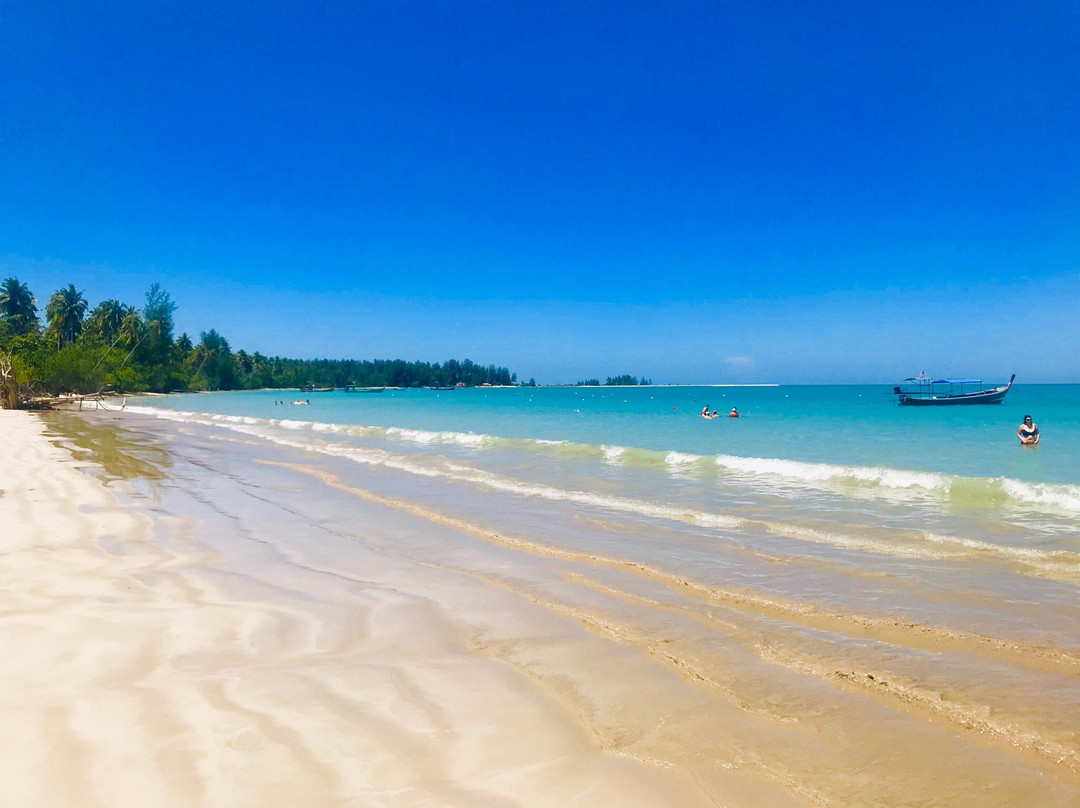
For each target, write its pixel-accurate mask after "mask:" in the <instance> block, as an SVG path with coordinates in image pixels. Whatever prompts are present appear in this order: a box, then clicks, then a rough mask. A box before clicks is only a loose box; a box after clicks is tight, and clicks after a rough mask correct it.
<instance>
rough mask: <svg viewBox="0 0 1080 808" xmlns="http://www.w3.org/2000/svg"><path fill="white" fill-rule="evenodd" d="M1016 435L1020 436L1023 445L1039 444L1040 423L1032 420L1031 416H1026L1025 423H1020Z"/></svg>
mask: <svg viewBox="0 0 1080 808" xmlns="http://www.w3.org/2000/svg"><path fill="white" fill-rule="evenodd" d="M1016 437H1018V438H1020V445H1021V446H1038V444H1039V425H1038V424H1033V423H1032V422H1031V416H1030V415H1025V416H1024V423H1022V424H1020V428H1019V429H1018V430H1016Z"/></svg>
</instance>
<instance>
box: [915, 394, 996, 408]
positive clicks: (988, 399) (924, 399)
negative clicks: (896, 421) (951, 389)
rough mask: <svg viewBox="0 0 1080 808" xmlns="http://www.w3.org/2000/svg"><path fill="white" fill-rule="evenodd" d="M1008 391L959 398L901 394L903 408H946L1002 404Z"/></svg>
mask: <svg viewBox="0 0 1080 808" xmlns="http://www.w3.org/2000/svg"><path fill="white" fill-rule="evenodd" d="M1007 392H1009V391H1008V390H994V391H991V392H989V393H968V394H966V395H959V396H920V395H919V394H918V393H901V394H900V406H901V407H946V406H951V405H954V404H1000V403H1001V402H1002V401H1004V400H1005V394H1006V393H1007Z"/></svg>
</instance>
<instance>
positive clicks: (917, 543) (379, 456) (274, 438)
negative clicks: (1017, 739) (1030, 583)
mask: <svg viewBox="0 0 1080 808" xmlns="http://www.w3.org/2000/svg"><path fill="white" fill-rule="evenodd" d="M129 409H131V408H129ZM148 412H149V413H150V414H153V415H157V414H158V413H169V414H167V415H163V416H162V417H165V418H168V419H171V420H180V421H186V422H191V423H199V424H203V425H207V426H221V427H226V428H229V429H232V430H234V431H238V432H242V433H245V434H249V435H253V436H255V437H259V438H262V439H264V440H267V441H270V442H273V443H277V444H279V445H282V446H288V447H290V448H294V449H302V450H306V451H315V452H322V453H324V454H328V455H333V456H336V457H342V458H345V459H347V460H351V461H353V462H356V463H361V464H364V465H379V466H385V467H387V468H393V469H395V470H398V471H403V472H406V473H409V474H414V475H417V476H423V477H428V478H434V477H441V478H444V479H448V480H451V481H457V482H464V483H468V484H472V485H479V486H483V487H485V488H488V489H489V490H494V491H501V492H504V493H508V494H514V495H517V496H524V497H539V498H542V499H548V500H551V501H557V502H569V503H573V504H577V505H585V506H589V507H596V508H604V509H607V510H614V511H618V512H621V513H628V514H634V515H637V516H644V517H649V518H655V519H666V520H670V521H678V522H683V523H687V524H692V525H698V526H700V527H706V528H718V529H722V530H729V531H739V530H753V529H757V530H761V531H763V532H765V533H768V534H770V535H773V536H777V537H779V538H785V539H793V540H796V541H806V542H813V543H815V544H820V545H825V546H830V547H838V548H842V549H846V550H857V551H860V552H869V553H876V554H879V555H885V556H890V557H895V558H906V559H915V560H955V561H975V560H978V559H989V560H992V561H996V562H998V563H1004V564H1006V565H1008V566H1010V568H1012V569H1014V570H1015V571H1017V572H1019V573H1021V574H1026V575H1034V576H1037V577H1045V578H1052V579H1055V580H1061V581H1066V582H1080V554H1077V553H1074V552H1070V551H1067V550H1038V549H1034V548H1025V547H1014V546H1006V545H998V544H991V543H989V542H983V541H978V540H975V539H968V538H963V537H955V536H943V535H940V534H934V533H929V532H910V533H904V534H900V535H899V536H897V540H894V541H889V540H887V539H885V538H875V537H873V536H868V535H864V534H843V533H837V532H833V531H825V530H819V529H816V528H809V527H804V526H800V525H795V524H791V523H786V522H772V521H768V520H756V519H743V518H739V517H733V516H728V515H726V514H718V513H714V512H710V511H702V510H697V509H693V508H686V507H677V506H671V505H661V504H656V503H653V502H647V501H644V500H639V499H633V498H630V497H618V496H611V495H602V494H593V493H590V492H587V491H579V490H572V489H571V490H568V489H563V488H557V487H555V486H551V485H545V484H542V483H526V482H521V481H519V480H514V479H512V478H508V477H504V476H501V475H497V474H494V473H492V472H489V471H484V470H481V469H477V468H475V467H473V466H466V465H462V464H460V463H454V462H452V461H446V460H444V461H442V467H441V468H436V467H435V466H433V465H431V463H432V462H435V461H434V459H432V458H429V459H428V462H426V463H423V462H417V461H416V460H414V459H412V458H409V457H407V456H404V455H398V454H394V453H393V452H388V451H385V450H382V449H373V448H359V447H355V446H347V445H341V444H336V443H323V444H316V443H314V442H312V441H310V440H307V441H304V440H294V439H291V438H289V437H287V436H286V435H281V434H279V433H275V432H274V431H272V430H268V429H266V428H260V426H262V425H266V426H271V427H272V426H273V425H278V426H280V425H281V424H280V422H276V421H272V420H263V421H262V422H261V424H255V425H253V424H250V423H249V421H250V420H251V419H246V418H243V417H240V416H216V417H210V418H206V417H205V416H203V415H201V414H200V413H190V412H182V411H179V410H157V409H152V408H150V409H148ZM297 423H305V422H297ZM307 425H308V426H310V422H307ZM287 428H288V429H289V430H290V431H293V430H295V429H296V427H293V426H290V427H287ZM347 429H349V428H347ZM364 429H369V428H367V427H364ZM376 429H378V428H376ZM619 448H622V447H619ZM683 457H686V458H693V457H695V456H693V455H684V456H683ZM689 462H692V461H689Z"/></svg>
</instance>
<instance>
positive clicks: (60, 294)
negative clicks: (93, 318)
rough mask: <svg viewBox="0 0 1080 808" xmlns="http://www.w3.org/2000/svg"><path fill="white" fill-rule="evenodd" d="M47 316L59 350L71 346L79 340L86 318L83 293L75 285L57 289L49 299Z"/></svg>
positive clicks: (70, 284) (46, 310) (71, 284)
mask: <svg viewBox="0 0 1080 808" xmlns="http://www.w3.org/2000/svg"><path fill="white" fill-rule="evenodd" d="M45 316H46V317H48V319H49V330H50V331H51V332H52V335H53V336H54V337H55V338H56V347H57V349H60V348H63V347H64V346H66V345H70V344H71V343H73V342H74V341H75V340H76V339H78V336H79V333H80V332H81V331H82V327H83V320H84V319H85V318H86V298H85V297H83V292H81V291H79V290H78V289H76V288H75V284H73V283H69V284H68V285H67V287H66V288H64V289H57V290H56V291H55V292H54V293H53V296H52V297H50V298H49V304H48V305H47V306H46V307H45Z"/></svg>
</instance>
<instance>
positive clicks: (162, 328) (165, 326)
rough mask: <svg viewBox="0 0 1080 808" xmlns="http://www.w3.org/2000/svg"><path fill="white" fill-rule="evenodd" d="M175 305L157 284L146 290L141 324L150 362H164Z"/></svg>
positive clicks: (170, 341)
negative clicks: (144, 333)
mask: <svg viewBox="0 0 1080 808" xmlns="http://www.w3.org/2000/svg"><path fill="white" fill-rule="evenodd" d="M175 311H176V304H175V303H173V301H172V298H171V297H169V293H168V292H166V291H165V290H164V289H162V288H161V286H160V285H159V284H156V283H154V284H151V285H150V288H149V289H147V290H146V305H145V306H144V307H143V310H142V316H143V322H144V323H146V345H145V348H146V355H147V357H148V358H149V359H150V361H152V362H164V361H166V360H167V358H168V355H169V348H170V347H171V346H172V342H173V313H174V312H175Z"/></svg>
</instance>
